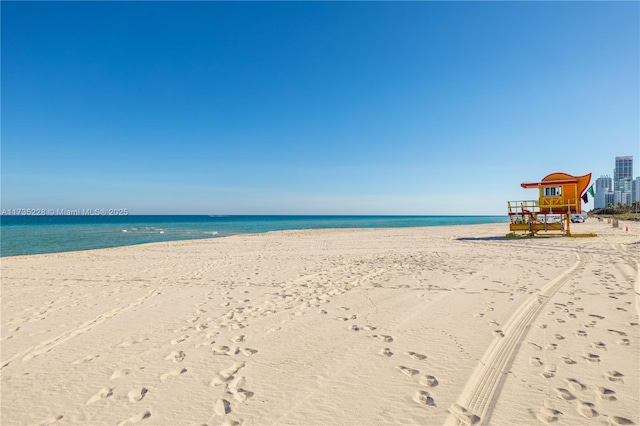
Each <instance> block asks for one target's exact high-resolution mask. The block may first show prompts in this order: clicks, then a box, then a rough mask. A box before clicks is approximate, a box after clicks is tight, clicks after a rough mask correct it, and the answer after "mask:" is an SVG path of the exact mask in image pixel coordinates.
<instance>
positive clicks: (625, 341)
mask: <svg viewBox="0 0 640 426" xmlns="http://www.w3.org/2000/svg"><path fill="white" fill-rule="evenodd" d="M616 343H617V344H619V345H621V346H629V344H630V343H631V341H630V340H629V339H620V340H617V341H616Z"/></svg>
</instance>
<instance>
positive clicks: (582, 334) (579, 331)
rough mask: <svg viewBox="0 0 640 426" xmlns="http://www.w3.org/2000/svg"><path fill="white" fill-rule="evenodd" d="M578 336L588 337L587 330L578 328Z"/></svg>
mask: <svg viewBox="0 0 640 426" xmlns="http://www.w3.org/2000/svg"><path fill="white" fill-rule="evenodd" d="M576 336H578V337H587V332H586V331H584V330H578V331H576Z"/></svg>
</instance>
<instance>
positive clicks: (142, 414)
mask: <svg viewBox="0 0 640 426" xmlns="http://www.w3.org/2000/svg"><path fill="white" fill-rule="evenodd" d="M150 416H151V412H150V411H142V412H140V413H138V414H136V415H135V416H131V417H129V418H128V419H127V420H123V421H121V422H120V423H118V426H126V425H131V424H135V423H138V422H141V421H143V420H144V419H146V418H148V417H150Z"/></svg>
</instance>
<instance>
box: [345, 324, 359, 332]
mask: <svg viewBox="0 0 640 426" xmlns="http://www.w3.org/2000/svg"><path fill="white" fill-rule="evenodd" d="M347 330H351V331H360V327H358V326H357V325H352V326H350V327H348V328H347Z"/></svg>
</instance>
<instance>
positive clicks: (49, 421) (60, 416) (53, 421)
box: [35, 414, 64, 426]
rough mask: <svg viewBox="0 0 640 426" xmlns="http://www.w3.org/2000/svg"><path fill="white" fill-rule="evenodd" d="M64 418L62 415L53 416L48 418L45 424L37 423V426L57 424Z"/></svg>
mask: <svg viewBox="0 0 640 426" xmlns="http://www.w3.org/2000/svg"><path fill="white" fill-rule="evenodd" d="M63 417H64V416H63V415H62V414H56V415H53V416H51V417H49V418H47V419H46V420H45V421H43V422H40V423H35V425H37V426H48V425H51V424H54V423H55V422H57V421H58V420H60V419H61V418H63Z"/></svg>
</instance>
